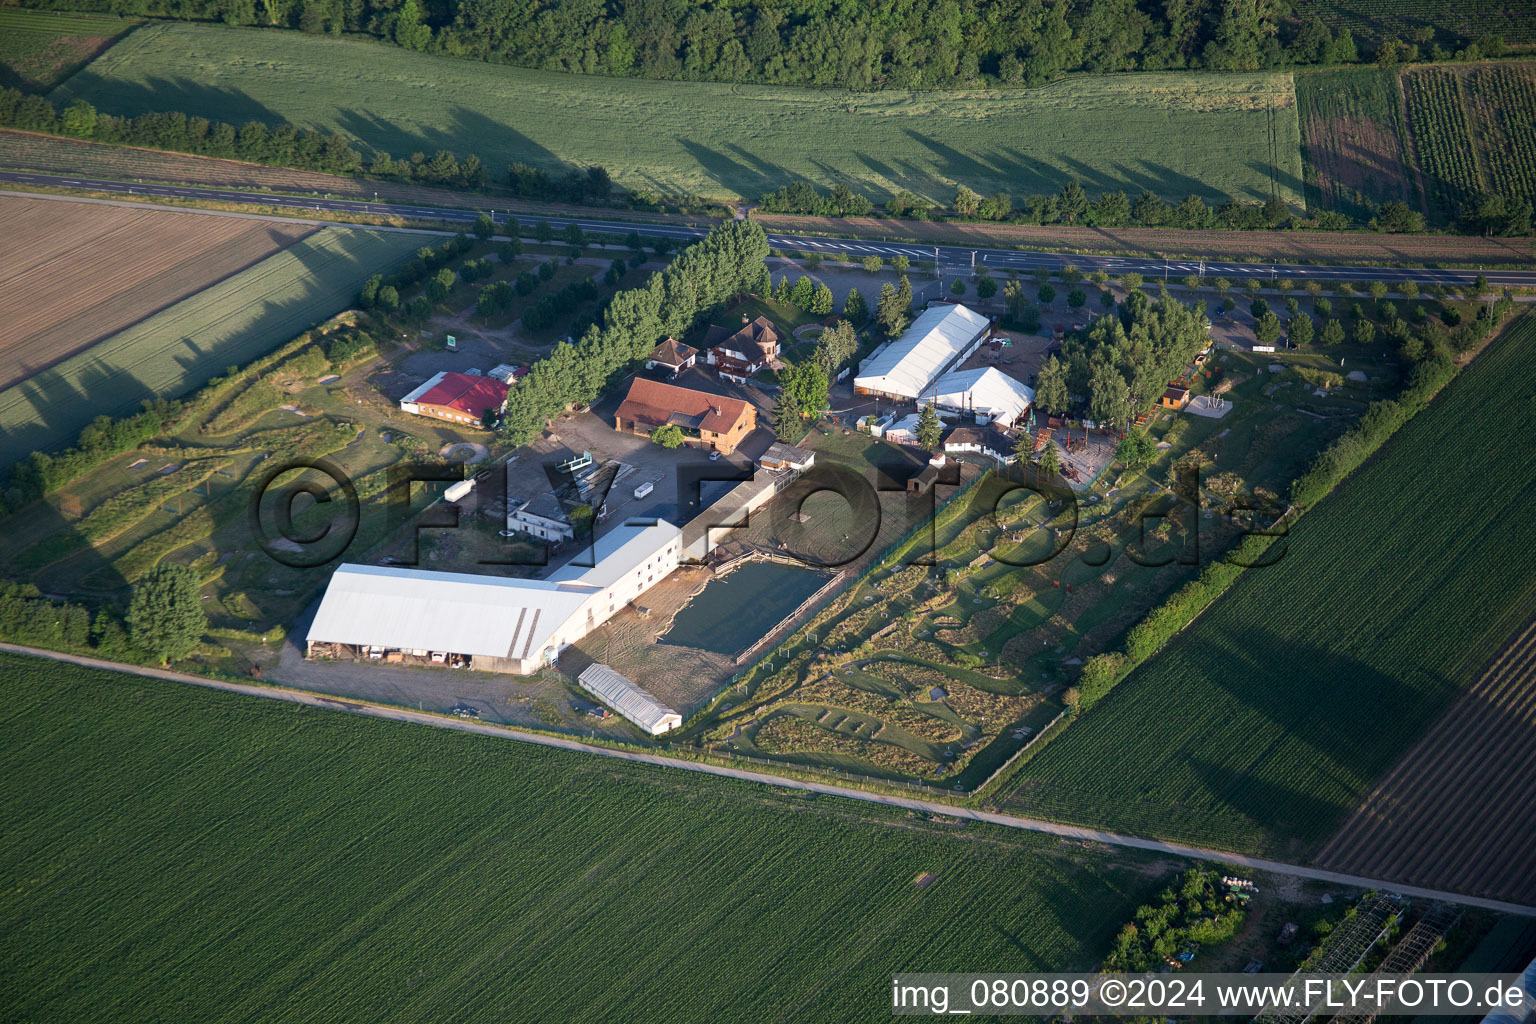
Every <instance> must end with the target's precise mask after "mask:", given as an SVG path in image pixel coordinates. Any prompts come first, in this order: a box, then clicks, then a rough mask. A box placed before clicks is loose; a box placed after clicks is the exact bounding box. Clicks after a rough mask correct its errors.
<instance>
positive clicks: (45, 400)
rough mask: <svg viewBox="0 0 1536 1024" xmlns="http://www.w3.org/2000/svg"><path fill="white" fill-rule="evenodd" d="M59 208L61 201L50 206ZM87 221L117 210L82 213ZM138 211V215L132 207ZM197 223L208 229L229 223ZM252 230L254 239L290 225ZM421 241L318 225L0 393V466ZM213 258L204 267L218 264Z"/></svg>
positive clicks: (340, 305) (284, 332)
mask: <svg viewBox="0 0 1536 1024" xmlns="http://www.w3.org/2000/svg"><path fill="white" fill-rule="evenodd" d="M48 205H50V206H52V205H57V206H59V207H61V208H62V209H64V210H68V209H70V206H69V204H65V203H58V204H52V203H50V204H48ZM84 208H85V209H87V210H89V211H91V212H92V213H94V212H95V211H99V210H116V209H118V208H116V207H99V206H87V207H84ZM134 212H137V211H134ZM150 216H155V217H159V216H176V217H188V216H195V217H197V218H198V220H197V221H196V222H194V224H193V226H192V227H191V228H190V229H187V228H181V230H191V231H194V232H197V231H201V230H203V229H204V227H205V225H204V222H205V221H206V222H207V225H206V226H207V229H208V230H210V231H215V232H216V231H218V230H219V229H220V227H221V222H225V221H229V220H232V218H225V217H217V216H210V215H208V214H182V215H171V214H158V213H157V214H152V215H150ZM234 222H235V223H238V224H242V225H250V224H255V225H256V229H255V230H256V232H257V234H256V237H257V238H258V239H259V238H260V236H261V235H262V234H264V233H267V232H274V233H276V234H277V236H278V237H283V236H284V233H285V232H287V231H293V230H294V229H293V228H291V227H290V226H288V225H283V224H281V223H280V222H277V223H269V222H257V221H246V220H235V221H234ZM420 244H421V238H420V236H418V235H412V234H406V233H403V232H390V231H374V230H367V229H352V228H325V229H323V230H321V231H318V232H315V233H313V234H310V235H308V236H306V237H304V238H302V240H300V241H298V242H296V243H294V244H292V245H290V246H288V247H287V248H285V249H283V250H281V251H279V252H276V253H273V254H272V255H270V256H268V257H266V258H265V259H262V260H260V261H259V262H257V263H255V264H254V265H251V266H249V267H247V268H246V269H244V270H240V271H238V272H236V273H233V274H230V275H229V276H226V277H224V278H223V280H219V281H217V282H216V283H214V284H212V285H210V286H207V287H202V288H201V290H199V291H196V292H195V294H190V295H188V296H187V297H186V298H183V299H182V300H181V301H179V302H174V303H173V304H171V305H169V306H166V307H165V308H163V309H161V310H160V311H159V312H157V313H154V314H153V315H151V316H149V317H147V318H146V319H142V320H140V321H139V322H137V323H134V324H133V325H132V326H130V327H127V328H125V329H122V330H119V331H117V332H116V333H114V334H112V335H110V336H108V337H106V338H104V339H103V340H101V341H99V342H97V343H96V344H95V345H92V346H91V347H89V348H87V349H85V350H84V351H80V352H77V353H76V354H74V355H72V356H69V357H68V358H66V359H64V360H63V361H62V362H59V363H57V364H55V365H53V366H51V367H49V368H48V369H46V370H43V371H41V372H33V373H31V374H30V375H29V376H28V377H27V378H26V379H25V380H23V381H21V382H20V383H18V384H15V385H13V386H12V387H10V388H8V389H6V390H4V391H0V459H3V461H7V462H8V461H12V460H14V459H17V458H21V457H23V456H25V455H27V454H28V453H29V452H31V451H35V450H47V449H50V448H56V447H59V446H61V445H63V444H66V443H69V442H71V441H73V440H74V438H75V436H76V435H77V434H78V433H79V431H80V429H81V428H82V427H83V426H85V425H86V424H87V423H89V422H90V421H91V420H92V419H94V418H95V417H96V416H98V415H101V414H107V415H112V416H118V415H122V414H123V413H125V412H128V411H131V410H133V409H134V408H136V407H137V406H138V404H139V402H140V401H142V400H143V399H145V398H152V397H156V396H163V397H175V396H178V395H181V394H184V393H186V392H187V391H188V390H190V389H192V388H194V387H196V386H198V385H200V384H201V383H203V382H204V381H207V380H209V379H210V378H212V377H214V376H216V375H217V374H219V373H222V372H223V371H224V370H225V368H227V367H229V366H231V365H238V364H241V363H245V362H248V361H250V360H251V359H253V358H255V357H256V356H258V355H260V354H262V353H263V352H265V351H267V350H268V349H270V348H272V347H273V346H275V345H276V344H277V343H279V342H281V341H283V340H286V339H288V338H291V337H293V336H295V335H297V334H298V333H300V332H301V331H304V330H306V329H308V328H309V327H311V326H313V325H315V324H317V323H319V322H321V321H323V320H325V319H327V318H328V317H330V316H332V315H334V314H336V313H338V312H340V311H341V310H343V309H346V308H347V307H348V306H349V305H350V304H351V303H352V302H353V300H354V298H355V296H356V294H357V289H358V288H359V286H360V285H361V284H362V282H363V281H364V280H365V279H366V278H367V277H368V275H369V274H372V273H374V272H375V271H378V270H382V269H386V268H387V267H389V266H391V265H393V264H394V263H395V262H396V261H398V260H400V259H402V258H403V257H404V256H405V255H406V254H408V253H410V252H412V251H414V250H415V249H416V248H417V247H418V246H419V245H420ZM220 258H222V257H215V258H214V263H215V264H217V261H218V259H220Z"/></svg>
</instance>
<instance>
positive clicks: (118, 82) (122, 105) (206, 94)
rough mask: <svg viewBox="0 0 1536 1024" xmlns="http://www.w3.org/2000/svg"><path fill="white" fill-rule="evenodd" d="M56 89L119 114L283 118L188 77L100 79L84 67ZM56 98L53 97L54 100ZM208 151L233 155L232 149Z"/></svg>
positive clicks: (247, 99) (240, 119) (267, 120)
mask: <svg viewBox="0 0 1536 1024" xmlns="http://www.w3.org/2000/svg"><path fill="white" fill-rule="evenodd" d="M59 91H60V92H61V93H62V94H63V97H62V98H64V99H66V100H67V99H68V98H69V97H70V96H74V95H86V96H89V97H91V102H92V104H93V105H94V106H95V107H96V109H98V110H100V111H102V112H103V113H107V114H116V115H119V116H121V117H135V116H137V115H139V114H144V113H164V114H167V115H168V116H172V117H174V116H176V115H179V114H186V115H188V116H193V117H206V118H210V119H213V120H218V121H228V122H230V123H231V124H234V125H236V126H237V127H238V126H239V125H242V124H245V123H246V122H247V121H262V122H265V123H267V124H269V125H272V124H280V123H282V122H283V118H282V117H281V116H280V115H279V114H276V113H274V112H273V110H272V108H270V107H268V106H267V105H265V104H264V103H261V102H260V101H258V100H255V99H252V98H251V97H250V96H249V95H247V94H246V93H243V92H241V91H239V90H238V89H229V88H224V87H221V86H216V85H209V84H207V83H205V82H198V81H194V80H193V79H190V78H174V79H173V78H150V79H147V80H146V81H143V82H132V81H127V80H124V79H119V78H110V79H102V78H100V77H99V76H97V74H96V73H95V72H94V71H92V70H91V69H90V68H89V67H87V68H85V69H83V70H82V71H81V72H80V73H79V74H78V75H76V76H75V77H74V78H72V79H70V80H69V82H68V83H66V84H65V85H64V86H62V87H61V89H60V90H59ZM58 98H59V97H55V99H56V100H57V99H58ZM141 145H143V143H141ZM210 155H212V156H234V154H233V153H216V154H210Z"/></svg>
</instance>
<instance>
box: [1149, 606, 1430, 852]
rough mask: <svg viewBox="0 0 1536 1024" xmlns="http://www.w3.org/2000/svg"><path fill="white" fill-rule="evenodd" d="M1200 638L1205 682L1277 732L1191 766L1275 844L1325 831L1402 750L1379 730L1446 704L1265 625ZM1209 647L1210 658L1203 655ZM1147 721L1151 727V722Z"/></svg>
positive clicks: (1195, 758)
mask: <svg viewBox="0 0 1536 1024" xmlns="http://www.w3.org/2000/svg"><path fill="white" fill-rule="evenodd" d="M1273 585H1282V581H1280V580H1274V581H1273ZM1201 640H1202V643H1203V645H1204V652H1202V653H1201V654H1200V655H1199V661H1200V666H1199V668H1200V670H1203V671H1200V675H1201V677H1202V681H1203V682H1206V683H1208V684H1210V685H1214V686H1216V687H1220V688H1221V689H1223V690H1225V691H1226V692H1227V693H1228V694H1230V695H1231V697H1233V698H1235V699H1236V700H1237V701H1238V702H1240V703H1241V704H1242V705H1243V706H1244V707H1245V708H1246V710H1247V712H1249V713H1251V714H1253V715H1256V716H1258V717H1260V718H1262V719H1263V722H1262V723H1260V722H1255V723H1254V725H1255V727H1256V728H1257V727H1258V726H1260V725H1264V726H1267V727H1269V728H1271V729H1277V730H1279V732H1280V733H1281V735H1280V736H1279V737H1276V738H1275V739H1274V740H1273V741H1272V742H1271V743H1269V744H1268V745H1267V746H1266V747H1265V748H1264V749H1262V750H1258V751H1252V752H1244V751H1242V750H1234V751H1232V752H1231V754H1230V755H1229V756H1223V757H1221V759H1220V760H1216V759H1212V758H1211V756H1210V755H1212V754H1214V753H1215V752H1214V751H1212V750H1211V749H1210V748H1208V747H1199V748H1196V750H1195V751H1193V752H1192V756H1191V758H1190V761H1189V764H1190V766H1191V768H1192V770H1193V772H1194V773H1195V774H1196V776H1198V777H1199V778H1200V780H1201V781H1202V783H1203V788H1204V789H1205V790H1206V792H1207V793H1208V794H1209V796H1210V797H1211V798H1212V799H1213V800H1214V801H1216V802H1218V803H1220V804H1223V805H1225V806H1226V807H1228V808H1230V809H1232V810H1234V811H1236V812H1237V813H1239V814H1242V815H1243V816H1244V817H1246V818H1248V819H1249V820H1251V821H1254V822H1255V823H1257V824H1259V825H1260V826H1261V827H1263V828H1264V829H1265V830H1266V831H1267V832H1268V833H1270V835H1271V837H1272V838H1273V839H1275V840H1277V841H1279V840H1284V839H1299V840H1301V841H1303V842H1305V843H1306V844H1307V845H1311V843H1313V842H1315V841H1317V840H1320V839H1322V838H1324V837H1326V836H1327V835H1329V834H1330V833H1331V832H1332V831H1333V829H1334V828H1335V827H1336V826H1337V824H1338V821H1339V820H1340V818H1341V817H1342V816H1343V815H1345V814H1346V813H1348V812H1349V810H1350V809H1351V808H1353V807H1354V806H1355V804H1356V802H1357V801H1358V800H1359V799H1360V797H1361V796H1362V795H1363V793H1364V792H1365V791H1366V790H1367V789H1368V788H1369V786H1370V784H1371V783H1372V782H1373V781H1374V780H1375V779H1377V778H1378V777H1379V776H1380V775H1381V774H1382V773H1383V772H1384V771H1386V770H1387V768H1389V767H1390V766H1391V765H1392V763H1393V762H1394V761H1396V759H1397V757H1398V756H1399V755H1400V754H1401V752H1402V751H1401V746H1400V745H1399V744H1397V743H1394V742H1392V741H1391V740H1390V738H1388V737H1385V736H1383V735H1381V734H1382V733H1384V732H1387V731H1391V732H1399V731H1402V730H1403V727H1406V731H1407V732H1408V734H1410V735H1413V734H1417V732H1418V731H1419V729H1420V728H1422V725H1423V724H1424V723H1426V722H1427V721H1428V719H1429V717H1430V716H1431V715H1433V714H1434V712H1435V711H1436V710H1437V708H1438V707H1439V706H1440V704H1441V703H1442V701H1441V700H1440V699H1439V698H1438V697H1437V696H1436V695H1433V694H1426V693H1425V692H1423V691H1421V690H1418V689H1415V688H1414V687H1413V686H1411V685H1409V684H1408V683H1406V682H1404V681H1403V680H1401V679H1397V678H1394V677H1393V676H1390V675H1387V674H1385V673H1383V672H1380V671H1378V670H1376V669H1374V668H1372V667H1371V666H1369V665H1366V664H1363V663H1362V662H1360V661H1358V660H1356V659H1354V658H1352V657H1349V656H1346V655H1341V654H1338V653H1336V652H1334V651H1330V650H1327V649H1324V648H1319V647H1314V646H1309V645H1305V644H1300V643H1297V642H1295V641H1293V640H1291V639H1289V638H1286V637H1282V636H1280V635H1277V634H1275V633H1273V632H1270V631H1269V630H1266V629H1264V628H1262V627H1258V628H1255V629H1252V630H1250V631H1248V632H1246V633H1244V634H1243V635H1242V636H1241V637H1240V638H1233V639H1231V640H1228V641H1225V642H1223V641H1222V640H1219V639H1216V638H1213V637H1211V636H1210V635H1209V634H1207V635H1205V636H1203V637H1202V638H1201ZM1186 643H1187V641H1186ZM1213 647H1214V648H1217V649H1218V653H1217V656H1216V657H1215V658H1214V659H1213V658H1212V657H1211V656H1210V654H1209V653H1208V652H1209V651H1210V650H1211V649H1212V648H1213ZM1183 653H1184V652H1179V653H1176V654H1175V656H1174V664H1178V662H1180V661H1184V660H1185V658H1184V657H1180V656H1179V655H1180V654H1183ZM1277 665H1283V666H1292V667H1294V672H1295V675H1294V676H1292V677H1289V679H1290V681H1291V685H1278V686H1277V685H1274V682H1275V680H1276V679H1277V676H1278V674H1277V673H1276V671H1275V666H1277ZM1191 667H1193V666H1191ZM1127 696H1130V695H1129V694H1127ZM1373 722H1379V723H1380V725H1379V726H1378V725H1375V724H1373ZM1146 725H1147V726H1148V727H1151V728H1155V721H1147V722H1146ZM1282 780H1283V781H1282Z"/></svg>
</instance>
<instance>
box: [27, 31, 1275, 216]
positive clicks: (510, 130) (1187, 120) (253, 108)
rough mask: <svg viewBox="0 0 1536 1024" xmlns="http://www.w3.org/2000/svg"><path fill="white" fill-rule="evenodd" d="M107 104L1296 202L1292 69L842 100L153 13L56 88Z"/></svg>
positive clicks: (708, 167)
mask: <svg viewBox="0 0 1536 1024" xmlns="http://www.w3.org/2000/svg"><path fill="white" fill-rule="evenodd" d="M74 96H83V97H85V98H86V99H88V100H90V101H91V102H92V103H94V104H96V105H97V106H98V107H100V108H101V109H103V110H106V111H109V112H111V113H115V114H134V113H140V112H143V111H148V110H181V111H185V112H186V113H188V114H197V115H202V116H204V117H212V118H220V119H224V120H229V121H245V120H249V119H252V118H261V119H267V120H278V119H287V120H289V121H292V122H295V123H297V124H299V125H302V126H305V127H311V128H324V129H327V130H331V131H342V132H346V133H349V134H351V135H353V136H355V137H356V138H357V139H359V140H360V141H361V142H362V143H364V144H365V145H367V146H369V147H373V148H375V149H382V150H386V151H388V152H390V153H391V154H392V155H394V156H396V157H402V156H407V155H409V154H410V153H411V152H413V151H424V152H428V153H430V152H432V151H434V150H437V149H443V148H447V149H452V150H455V151H457V152H458V153H460V154H461V155H462V154H464V153H468V152H475V153H478V154H479V156H480V157H481V158H482V159H483V160H484V161H485V163H486V166H487V168H489V169H490V171H491V172H492V173H493V174H495V175H498V176H499V175H501V174H502V173H503V170H504V168H505V167H506V166H507V164H508V163H509V162H511V161H516V160H521V161H525V162H528V163H534V164H542V165H547V166H553V165H556V164H558V163H561V162H568V163H578V164H601V165H603V166H604V167H607V168H608V169H609V171H610V172H611V173H612V174H613V175H614V177H615V179H616V180H617V181H618V182H619V183H620V184H623V185H627V186H630V187H632V188H645V189H653V190H657V191H663V192H677V191H689V192H694V193H698V194H702V195H711V196H722V195H736V196H746V197H748V198H752V199H755V198H757V197H758V196H759V195H761V194H762V193H764V192H766V191H768V190H770V189H773V188H777V187H778V186H780V185H782V184H784V183H786V182H788V181H791V180H793V179H798V178H804V179H808V180H811V181H815V182H817V183H820V184H823V185H830V184H833V183H835V182H845V183H848V184H850V185H855V186H858V187H859V188H861V189H862V190H864V191H866V192H868V193H870V194H871V195H872V196H875V197H877V198H878V197H880V196H883V195H885V194H887V193H888V192H889V191H890V190H892V189H895V188H908V189H911V190H912V191H914V192H919V193H922V194H925V195H928V196H930V197H932V198H935V199H941V200H944V201H946V202H947V201H948V200H949V199H950V198H952V196H953V190H954V184H955V183H956V182H964V183H966V184H968V185H970V186H971V187H973V188H975V189H977V190H978V191H980V192H982V193H984V194H985V193H990V192H995V191H999V190H1003V191H1009V192H1012V193H1014V194H1015V195H1022V194H1025V193H1032V192H1047V191H1054V190H1055V189H1056V188H1058V187H1059V186H1060V184H1061V183H1062V181H1064V180H1065V179H1066V178H1067V177H1068V176H1072V177H1076V178H1078V179H1079V180H1080V181H1082V183H1083V185H1084V186H1085V187H1086V188H1087V189H1088V190H1089V192H1090V193H1095V192H1099V191H1104V190H1109V189H1124V190H1126V191H1127V192H1129V193H1131V194H1132V195H1134V194H1136V193H1139V192H1140V191H1141V190H1142V189H1143V188H1149V189H1152V190H1153V191H1156V192H1159V193H1161V194H1162V195H1163V196H1165V197H1166V198H1168V199H1172V200H1178V199H1181V198H1183V197H1184V196H1187V195H1189V194H1190V193H1198V194H1201V195H1204V196H1206V197H1209V198H1217V197H1220V196H1225V195H1233V196H1238V197H1241V198H1244V199H1267V198H1269V196H1270V194H1271V186H1272V184H1274V185H1275V186H1276V187H1278V189H1279V193H1280V195H1281V196H1282V197H1283V198H1286V199H1287V200H1289V201H1290V202H1292V203H1295V204H1297V205H1300V203H1301V195H1300V190H1301V181H1300V179H1301V160H1300V153H1299V140H1298V134H1297V127H1296V107H1295V99H1294V95H1293V92H1292V89H1291V79H1290V76H1289V75H1287V74H1280V73H1264V74H1247V75H1243V74H1239V75H1226V74H1224V75H1200V74H1185V73H1181V74H1148V75H1116V76H1108V77H1101V78H1079V79H1072V80H1070V81H1067V82H1062V83H1058V84H1056V85H1052V86H1048V87H1045V88H1041V89H1035V90H1030V91H1027V92H1025V91H1021V90H1014V91H991V92H987V91H978V92H964V93H909V92H895V91H893V92H882V93H848V92H837V91H821V90H810V89H794V88H781V87H772V86H733V85H723V84H716V83H704V82H691V83H684V82H659V81H645V80H638V79H627V78H626V79H609V78H594V77H583V76H573V75H564V74H556V73H551V72H541V71H530V70H524V69H520V68H511V67H499V66H494V65H490V64H483V63H479V62H476V61H469V60H456V59H452V58H445V57H433V56H428V55H424V54H418V53H412V52H408V51H405V50H401V49H398V48H395V47H388V48H385V47H384V45H383V44H380V43H374V42H369V41H366V40H360V39H328V38H321V37H317V36H306V35H301V34H299V33H294V32H275V31H255V30H232V29H227V28H219V27H213V26H205V25H191V24H159V25H152V26H149V27H146V28H144V29H142V30H140V31H137V32H135V33H133V35H132V36H130V37H129V38H128V39H126V40H124V41H123V42H122V43H120V44H118V45H117V46H114V47H113V48H112V49H111V50H109V51H108V52H107V53H106V54H105V55H104V56H103V57H102V58H100V59H98V60H97V61H96V62H94V63H93V64H92V65H91V66H90V67H88V68H86V69H85V70H84V71H82V72H81V73H80V74H78V75H76V76H75V77H74V78H72V79H71V80H70V81H69V82H67V83H66V84H65V85H64V86H63V87H62V88H61V89H59V90H56V91H55V93H54V95H53V98H54V99H55V100H68V99H69V98H71V97H74Z"/></svg>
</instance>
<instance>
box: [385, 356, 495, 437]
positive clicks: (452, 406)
mask: <svg viewBox="0 0 1536 1024" xmlns="http://www.w3.org/2000/svg"><path fill="white" fill-rule="evenodd" d="M506 407H507V385H506V383H505V382H504V381H499V380H495V379H493V378H491V377H482V376H480V375H478V374H469V373H451V372H448V371H446V370H445V371H443V372H442V373H438V374H435V375H434V376H433V377H432V378H431V379H429V380H428V381H427V382H426V383H425V384H423V385H421V386H420V387H418V388H417V389H416V390H414V391H412V392H411V393H410V394H408V395H406V396H405V397H404V398H402V399H400V408H401V409H403V410H404V411H406V412H408V413H414V414H415V415H417V416H431V417H433V418H435V419H440V420H447V421H448V422H450V423H459V424H464V425H468V426H479V425H481V424H482V423H484V422H485V420H486V418H487V416H488V415H489V416H493V417H494V416H499V415H501V413H502V411H503V410H505V409H506Z"/></svg>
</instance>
